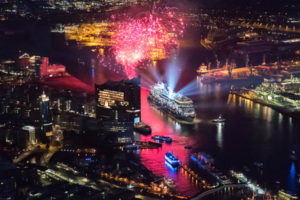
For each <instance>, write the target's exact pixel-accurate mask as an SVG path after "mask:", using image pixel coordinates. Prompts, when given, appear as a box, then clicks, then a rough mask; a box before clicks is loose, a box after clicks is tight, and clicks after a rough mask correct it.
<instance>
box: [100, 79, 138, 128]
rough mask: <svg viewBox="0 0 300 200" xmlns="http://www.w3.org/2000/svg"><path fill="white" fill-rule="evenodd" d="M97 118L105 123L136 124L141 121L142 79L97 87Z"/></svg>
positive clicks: (110, 82)
mask: <svg viewBox="0 0 300 200" xmlns="http://www.w3.org/2000/svg"><path fill="white" fill-rule="evenodd" d="M95 88H96V89H95V91H96V102H97V107H96V117H97V119H101V120H103V121H117V122H128V123H132V124H133V123H136V122H140V120H141V110H140V109H141V97H140V79H139V78H134V79H132V80H122V81H120V82H113V81H108V82H107V83H105V84H103V85H96V86H95Z"/></svg>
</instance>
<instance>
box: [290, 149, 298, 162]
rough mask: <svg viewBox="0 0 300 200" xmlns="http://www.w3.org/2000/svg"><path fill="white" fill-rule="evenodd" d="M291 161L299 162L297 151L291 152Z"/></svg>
mask: <svg viewBox="0 0 300 200" xmlns="http://www.w3.org/2000/svg"><path fill="white" fill-rule="evenodd" d="M290 159H291V160H294V161H295V160H297V155H296V151H295V150H292V151H291V155H290Z"/></svg>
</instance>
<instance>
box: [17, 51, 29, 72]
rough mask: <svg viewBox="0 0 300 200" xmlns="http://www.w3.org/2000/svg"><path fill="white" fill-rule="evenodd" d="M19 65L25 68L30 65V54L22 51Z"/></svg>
mask: <svg viewBox="0 0 300 200" xmlns="http://www.w3.org/2000/svg"><path fill="white" fill-rule="evenodd" d="M19 66H20V68H26V67H28V66H30V56H29V54H27V53H24V54H23V55H21V56H20V57H19Z"/></svg>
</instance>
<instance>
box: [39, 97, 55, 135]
mask: <svg viewBox="0 0 300 200" xmlns="http://www.w3.org/2000/svg"><path fill="white" fill-rule="evenodd" d="M39 100H40V114H41V120H40V122H41V125H42V131H43V133H45V134H46V136H51V135H52V116H51V112H50V108H49V97H48V96H47V95H46V94H45V92H43V94H42V95H41V96H40V98H39Z"/></svg>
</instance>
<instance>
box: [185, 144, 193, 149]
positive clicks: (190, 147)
mask: <svg viewBox="0 0 300 200" xmlns="http://www.w3.org/2000/svg"><path fill="white" fill-rule="evenodd" d="M184 148H185V149H192V146H189V145H186V146H184Z"/></svg>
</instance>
